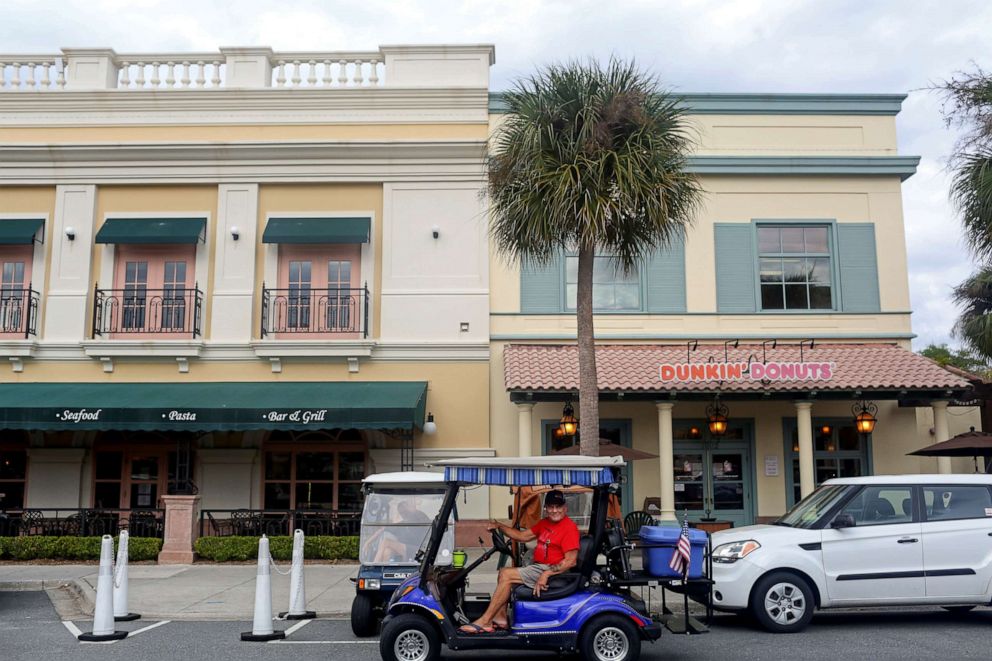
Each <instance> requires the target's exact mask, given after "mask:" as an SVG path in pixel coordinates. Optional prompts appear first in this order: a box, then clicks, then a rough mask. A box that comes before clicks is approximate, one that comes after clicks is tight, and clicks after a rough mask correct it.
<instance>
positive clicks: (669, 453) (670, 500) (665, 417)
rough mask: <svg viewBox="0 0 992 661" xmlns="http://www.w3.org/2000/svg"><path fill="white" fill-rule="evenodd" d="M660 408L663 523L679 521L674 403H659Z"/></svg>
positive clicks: (659, 462) (657, 404) (659, 443)
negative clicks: (673, 429)
mask: <svg viewBox="0 0 992 661" xmlns="http://www.w3.org/2000/svg"><path fill="white" fill-rule="evenodd" d="M655 406H656V407H657V408H658V469H659V470H660V471H661V473H660V481H659V484H660V487H661V494H660V495H661V516H660V518H661V519H662V520H663V521H676V520H678V519H677V517H676V515H675V466H674V461H675V457H674V452H675V450H674V443H673V442H672V409H673V408H675V404H673V403H672V402H657V403H656V404H655Z"/></svg>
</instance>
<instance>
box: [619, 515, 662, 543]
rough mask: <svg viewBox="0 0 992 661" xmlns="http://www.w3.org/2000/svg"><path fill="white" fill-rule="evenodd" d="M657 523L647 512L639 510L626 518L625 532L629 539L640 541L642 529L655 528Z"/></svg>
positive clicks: (624, 522)
mask: <svg viewBox="0 0 992 661" xmlns="http://www.w3.org/2000/svg"><path fill="white" fill-rule="evenodd" d="M656 523H657V522H656V521H655V520H654V517H653V516H651V515H650V514H648V513H647V512H642V511H640V510H638V511H636V512H631V513H630V514H628V515H627V516H625V517H624V519H623V531H624V533H625V534H626V535H627V539H640V538H641V528H643V527H644V526H653V525H655V524H656Z"/></svg>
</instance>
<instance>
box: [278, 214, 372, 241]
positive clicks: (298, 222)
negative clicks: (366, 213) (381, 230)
mask: <svg viewBox="0 0 992 661" xmlns="http://www.w3.org/2000/svg"><path fill="white" fill-rule="evenodd" d="M371 226H372V219H371V218H270V219H269V222H268V223H267V224H266V225H265V232H263V233H262V243H368V241H369V229H370V228H371Z"/></svg>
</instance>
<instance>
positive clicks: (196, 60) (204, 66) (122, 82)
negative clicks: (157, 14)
mask: <svg viewBox="0 0 992 661" xmlns="http://www.w3.org/2000/svg"><path fill="white" fill-rule="evenodd" d="M115 65H116V66H117V89H158V88H164V89H203V88H218V87H220V86H221V83H222V81H223V80H224V78H225V70H226V68H227V65H226V63H225V60H224V56H223V55H222V54H221V53H175V54H168V53H167V54H158V55H155V54H150V53H142V54H133V55H118V56H117V57H116V59H115Z"/></svg>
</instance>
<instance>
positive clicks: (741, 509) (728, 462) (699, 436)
mask: <svg viewBox="0 0 992 661" xmlns="http://www.w3.org/2000/svg"><path fill="white" fill-rule="evenodd" d="M705 429H706V428H705V426H702V425H699V424H696V425H690V424H686V425H685V426H684V427H682V426H679V428H678V429H676V434H675V436H676V439H677V440H676V441H675V453H674V454H675V456H674V478H675V510H676V515H677V516H678V517H679V519H680V520H681V518H682V517H683V516H685V515H688V517H689V519H690V520H699V519H703V518H707V517H708V518H712V519H717V520H720V521H731V522H732V523H733V524H734V527H740V526H746V525H750V524H751V523H753V522H754V505H753V503H754V493H753V490H754V468H753V466H752V465H751V464H752V461H751V447H750V446H751V440H750V433H749V430H748V429H746V428H745V427H738V428H731V429H728V431H727V435H726V437H725V438H722V439H719V440H717V439H714V438H710V437H709V436H708V434H707V433H706V431H705ZM728 437H729V438H728Z"/></svg>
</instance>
